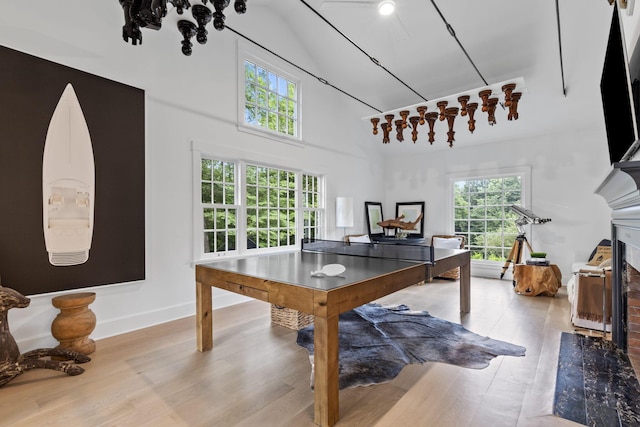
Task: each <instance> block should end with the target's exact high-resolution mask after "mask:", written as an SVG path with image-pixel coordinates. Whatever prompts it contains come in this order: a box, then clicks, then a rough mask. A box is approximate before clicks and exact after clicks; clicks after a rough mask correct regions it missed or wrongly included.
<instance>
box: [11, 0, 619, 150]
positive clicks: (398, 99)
mask: <svg viewBox="0 0 640 427" xmlns="http://www.w3.org/2000/svg"><path fill="white" fill-rule="evenodd" d="M395 2H396V6H397V8H396V11H395V13H394V14H392V15H390V16H381V15H379V14H378V11H377V3H378V0H248V1H247V12H246V15H236V13H235V12H234V11H233V1H232V2H231V5H230V6H229V8H228V9H227V13H226V14H227V24H228V25H229V26H231V27H233V28H234V29H236V30H238V31H240V32H242V33H243V34H246V35H247V36H249V37H251V38H252V39H254V40H257V41H259V42H261V43H264V45H265V46H267V47H269V48H270V49H272V50H273V51H275V52H276V53H278V54H280V55H282V56H284V57H285V58H286V59H287V60H289V61H292V62H293V63H298V64H299V65H301V66H304V67H305V68H306V69H308V70H309V71H311V72H313V73H315V74H316V75H318V76H319V77H322V78H324V79H326V80H327V81H328V82H330V83H331V84H333V85H335V86H336V87H338V88H340V89H341V90H343V91H345V92H347V93H348V94H350V95H352V96H353V97H355V98H358V99H360V100H362V101H363V102H364V103H366V104H368V105H370V106H371V107H374V108H371V107H369V106H367V105H365V104H364V103H360V102H358V101H356V100H352V99H347V100H346V102H350V103H354V105H355V108H354V110H355V111H357V112H358V113H357V116H354V117H353V120H354V121H356V122H357V123H358V125H359V126H362V127H363V129H367V132H366V134H365V135H367V136H366V138H369V139H370V143H371V145H372V147H373V146H375V147H379V148H380V149H381V150H385V152H389V153H391V152H392V153H402V154H410V153H416V152H432V151H433V150H437V149H450V148H449V144H447V135H446V132H447V130H448V129H447V121H443V122H438V123H436V124H435V131H436V136H435V142H434V143H433V145H431V144H429V143H428V141H427V139H426V133H427V127H426V125H425V126H422V127H419V137H418V141H417V142H416V143H415V144H413V143H412V142H411V138H410V135H409V131H405V140H404V142H398V141H396V140H395V130H394V131H393V132H391V135H390V136H391V138H390V139H391V142H390V144H385V145H383V144H382V133H379V134H378V135H377V136H374V135H373V134H372V132H371V124H370V123H369V120H368V119H365V118H366V117H368V116H371V115H374V114H378V111H377V110H379V111H383V112H386V111H389V110H396V118H399V117H398V114H397V111H398V110H399V109H401V108H402V107H405V106H410V105H415V104H422V103H426V102H425V101H424V99H427V100H429V102H430V103H431V104H430V105H431V106H430V107H429V111H435V110H436V108H435V105H433V104H434V102H433V101H434V100H437V99H439V98H443V97H449V96H452V95H456V94H462V93H468V94H470V95H472V96H475V97H477V92H478V89H479V88H482V87H484V86H485V85H486V84H489V85H494V84H497V83H500V82H504V81H510V80H511V79H514V78H519V77H521V78H523V79H524V83H525V87H524V88H518V89H523V95H522V99H521V101H520V103H519V106H518V113H519V119H518V120H513V121H508V120H507V113H508V110H507V109H504V108H503V107H502V106H500V105H499V106H498V107H497V109H496V122H497V123H496V124H495V125H494V126H489V124H488V121H487V115H486V113H482V112H480V111H477V112H476V116H475V119H476V121H477V124H476V130H475V132H474V133H473V134H471V133H470V132H469V131H468V130H467V124H466V121H467V118H464V117H460V116H457V118H456V123H455V131H456V134H455V141H454V147H453V148H451V149H452V150H456V149H462V148H464V147H465V146H472V145H477V144H484V143H491V142H506V141H512V140H516V139H522V138H527V139H535V138H536V136H539V135H546V134H550V133H552V134H557V135H563V134H567V135H569V134H571V133H572V132H574V131H575V130H576V129H581V130H588V129H593V130H594V131H595V132H601V133H602V135H603V137H604V135H605V133H604V121H603V118H602V105H601V102H600V94H599V80H600V75H601V72H602V64H603V61H604V50H605V47H606V42H607V35H608V31H609V25H610V19H611V14H612V10H613V6H611V5H610V4H609V2H608V1H607V0H589V1H585V0H557V1H556V0H539V1H524V0H519V1H517V0H482V1H478V0H456V1H452V0H395ZM69 3H70V4H76V3H79V2H77V1H75V0H73V1H69ZM192 3H193V4H196V3H199V2H198V1H197V0H193V1H192ZM13 4H14V3H13V2H11V3H9V4H7V5H5V7H4V8H5V9H6V8H8V9H9V11H8V13H7V14H6V15H4V14H3V15H4V17H0V24H1V25H0V42H1V41H3V40H4V41H5V42H9V45H11V42H15V44H16V45H18V46H21V45H24V46H28V45H29V40H30V39H33V40H34V44H36V43H37V45H38V46H41V47H44V48H46V49H47V50H48V51H49V53H50V54H52V55H55V54H56V53H58V52H61V53H63V55H62V56H64V57H66V58H71V59H72V60H73V56H74V55H75V54H78V55H80V54H82V55H84V56H87V55H89V56H90V55H95V56H97V55H109V52H111V51H113V50H114V49H116V48H117V49H120V50H122V44H123V43H124V42H123V41H122V40H121V27H122V24H123V22H122V21H123V18H122V10H121V7H120V4H119V2H118V1H116V0H110V1H109V2H106V1H105V2H101V3H100V4H99V5H98V4H96V5H91V6H87V7H88V8H90V9H91V10H94V11H95V13H96V17H97V19H96V20H94V21H87V20H86V19H81V20H77V19H74V18H73V16H72V15H73V14H66V13H63V11H62V10H61V9H60V8H59V7H58V6H57V5H56V4H57V3H55V2H54V3H52V2H50V1H39V0H38V1H36V2H34V6H33V8H34V17H37V19H42V20H43V22H44V20H47V21H46V25H53V24H52V23H55V25H56V26H57V27H56V29H57V32H58V33H59V34H57V36H58V37H59V36H60V34H67V33H68V42H66V44H63V43H62V42H61V41H60V40H55V39H50V38H48V37H44V36H43V34H39V33H38V32H37V31H39V30H40V28H42V30H41V31H43V32H46V29H45V27H46V25H45V24H42V25H38V26H37V27H36V28H38V30H34V29H33V28H31V29H28V30H25V29H24V28H22V24H21V21H22V19H21V18H20V19H11V18H10V16H11V9H12V8H14V7H18V6H12V5H13ZM209 7H211V5H210V4H209ZM20 8H21V7H20ZM20 8H18V10H19V9H20ZM83 13H84V12H83ZM87 13H88V11H87ZM190 15H191V13H190V12H186V13H185V15H184V16H185V17H188V18H190V17H191V16H190ZM249 15H253V16H252V19H251V20H249V19H246V17H247V16H249ZM319 15H321V16H319ZM263 16H264V17H265V19H264V20H259V21H258V20H257V17H263ZM274 17H275V18H277V19H271V18H274ZM321 17H322V18H324V19H325V20H326V21H328V22H329V23H330V24H331V25H333V26H334V27H335V28H336V29H337V30H339V31H340V32H342V33H343V35H341V34H339V33H338V31H336V30H335V29H333V28H332V27H331V26H330V25H329V24H328V23H327V22H325V21H324V20H323V19H322V18H321ZM34 19H36V18H34ZM178 19H182V17H180V16H178V15H177V14H176V10H175V8H173V6H169V13H168V15H167V17H166V18H165V20H166V23H165V24H163V28H162V30H161V33H163V34H157V33H156V34H154V32H153V31H151V30H148V29H146V30H144V37H146V38H145V45H142V46H137V47H135V49H139V50H135V52H136V53H137V52H142V54H141V55H140V59H139V60H140V61H142V63H141V64H140V65H144V59H142V58H143V57H144V55H147V54H148V53H149V52H150V50H148V49H149V47H148V46H149V43H153V42H151V40H155V41H156V42H157V41H159V40H163V39H164V38H165V37H166V38H167V39H168V40H169V42H168V43H176V47H175V49H179V40H180V35H179V34H178V32H177V30H176V29H175V25H176V21H177V20H178ZM3 21H4V23H3ZM276 21H277V22H276ZM249 22H251V23H250V24H248V23H249ZM256 22H259V25H256V24H255V23H256ZM447 24H448V25H449V27H448V26H447ZM278 25H286V26H287V27H289V28H290V29H291V32H292V33H293V34H295V36H296V39H297V43H299V45H301V46H303V48H304V50H305V51H306V53H307V57H305V58H302V57H298V56H297V55H295V52H296V50H292V49H290V48H289V47H288V46H285V45H284V44H285V42H283V40H282V38H281V37H280V38H279V37H276V36H274V26H278ZM98 30H99V31H98ZM107 31H108V34H113V38H112V39H109V40H102V38H104V36H103V35H101V36H100V37H101V38H99V39H97V40H96V41H94V42H93V48H92V51H87V50H86V48H84V47H80V44H79V43H77V45H78V46H76V43H75V41H77V40H78V38H83V37H92V36H93V37H97V34H98V33H99V34H104V33H106V32H107ZM209 31H210V33H213V34H210V38H211V39H216V38H218V40H220V35H218V34H215V31H214V30H213V29H210V30H209ZM165 33H167V34H168V35H167V34H165ZM452 34H455V38H454V37H453V36H452ZM224 37H226V38H225V39H224V40H227V41H228V40H229V39H230V37H229V36H228V35H225V36H224ZM65 38H66V37H65ZM347 38H348V39H349V40H347ZM456 39H457V40H456ZM560 39H561V44H560ZM211 44H215V41H214V42H213V43H211ZM460 45H461V46H462V48H464V51H463V49H462V48H461V46H460ZM115 46H117V47H115ZM205 47H206V48H208V49H201V47H199V46H198V49H196V48H194V53H193V57H195V56H197V55H215V49H214V46H212V47H210V46H205ZM560 48H561V49H562V68H561V55H560ZM79 49H84V50H83V51H82V52H80V51H79ZM207 50H208V51H209V52H208V53H207V52H206V51H207ZM132 51H133V49H132ZM465 51H466V53H465ZM74 52H75V53H74ZM212 52H213V53H212ZM467 55H468V57H467ZM193 57H192V58H189V59H193ZM309 57H311V58H312V61H311V62H310V61H309V60H308V58H309ZM372 58H374V59H375V60H376V61H377V62H378V63H379V64H380V65H382V67H381V66H378V65H376V64H375V63H374V61H372ZM471 61H472V62H471ZM186 64H189V63H186ZM191 64H193V61H192V62H191ZM188 66H189V65H186V67H188ZM383 67H384V68H386V69H387V70H388V72H387V71H385V69H384V68H383ZM392 74H393V75H392ZM313 84H318V85H321V83H320V82H317V81H315V82H314V83H313ZM407 86H408V87H407ZM326 90H327V91H332V90H334V89H332V88H330V87H328V86H327V87H326ZM340 96H342V95H340ZM456 101H457V96H455V97H453V98H452V101H450V105H449V106H453V104H455V103H457V102H456ZM501 101H502V99H501ZM456 106H457V105H456ZM414 114H415V113H414V110H412V113H411V115H414ZM378 115H379V116H380V117H382V116H383V115H382V114H378ZM366 142H367V143H368V142H369V141H366ZM559 142H560V141H559Z"/></svg>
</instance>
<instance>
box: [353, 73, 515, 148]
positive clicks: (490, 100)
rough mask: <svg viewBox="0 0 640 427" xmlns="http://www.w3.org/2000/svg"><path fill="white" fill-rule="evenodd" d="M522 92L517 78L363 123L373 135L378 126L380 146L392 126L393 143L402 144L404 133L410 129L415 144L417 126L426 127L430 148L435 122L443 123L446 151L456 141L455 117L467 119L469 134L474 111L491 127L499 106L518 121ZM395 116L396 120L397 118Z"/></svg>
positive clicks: (385, 141) (376, 117) (511, 118)
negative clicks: (394, 132)
mask: <svg viewBox="0 0 640 427" xmlns="http://www.w3.org/2000/svg"><path fill="white" fill-rule="evenodd" d="M525 89H526V87H525V84H524V79H523V78H522V77H518V78H516V79H512V80H510V81H506V82H500V83H496V84H493V85H489V86H485V87H481V88H478V89H472V90H470V91H467V92H465V93H461V94H457V95H452V96H448V97H444V98H439V99H436V100H432V101H428V102H426V103H421V104H416V105H412V106H409V107H402V108H399V109H397V110H393V111H387V112H384V113H382V118H381V117H380V116H379V115H378V116H369V117H365V119H368V120H370V121H371V124H372V125H373V134H374V135H377V134H378V126H380V128H381V129H382V133H383V137H382V143H383V144H388V143H389V142H390V132H391V130H392V129H393V125H395V129H396V134H395V139H396V140H398V141H401V142H402V141H404V134H403V130H404V129H406V128H410V129H411V140H412V141H413V142H414V143H415V142H416V141H417V140H418V135H419V130H418V126H419V125H424V124H425V123H426V124H427V125H428V128H429V130H428V132H426V135H427V136H428V141H429V143H430V144H433V142H434V141H435V134H436V133H435V130H434V127H435V124H436V121H445V120H446V124H447V132H446V135H447V142H448V143H449V147H453V143H454V141H455V138H454V135H455V130H454V125H455V123H456V122H455V119H456V117H457V116H463V117H468V120H467V122H466V125H467V127H468V129H469V132H470V133H473V132H474V131H475V130H476V110H480V111H481V112H482V113H486V115H487V122H488V123H489V125H491V126H493V125H495V124H497V123H498V120H497V119H496V107H497V106H498V103H499V102H500V103H501V104H502V105H503V106H504V108H505V109H507V110H508V114H507V120H509V121H511V120H518V104H519V102H520V99H521V98H522V93H523V91H524V90H525ZM501 100H502V102H501ZM457 105H459V107H458V106H457ZM396 114H397V115H398V116H399V118H396ZM414 114H415V115H414ZM394 119H395V120H394ZM459 121H460V120H459ZM407 132H409V130H407Z"/></svg>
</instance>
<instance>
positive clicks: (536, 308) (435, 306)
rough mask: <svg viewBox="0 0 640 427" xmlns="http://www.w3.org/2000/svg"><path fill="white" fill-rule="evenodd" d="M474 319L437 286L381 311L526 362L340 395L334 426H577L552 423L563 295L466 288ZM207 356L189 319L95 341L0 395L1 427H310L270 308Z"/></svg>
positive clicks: (228, 318)
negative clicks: (442, 327)
mask: <svg viewBox="0 0 640 427" xmlns="http://www.w3.org/2000/svg"><path fill="white" fill-rule="evenodd" d="M471 288H472V293H471V296H472V299H471V313H469V314H466V315H462V316H461V315H460V313H459V311H458V310H459V305H458V283H457V282H452V281H444V280H435V281H434V282H433V283H428V284H426V285H419V286H412V287H410V288H407V289H405V290H403V291H400V292H397V293H395V294H392V295H390V296H388V297H385V298H384V299H383V300H380V301H381V302H384V303H403V304H407V305H408V306H410V307H411V309H414V310H427V311H429V312H430V313H431V314H432V315H434V316H438V317H441V318H445V319H447V320H450V321H455V322H459V323H462V324H463V325H464V326H465V327H467V328H468V329H470V330H471V331H473V332H476V333H479V334H482V335H488V336H490V337H492V338H496V339H501V340H505V341H509V342H512V343H514V344H519V345H522V346H525V347H526V348H527V352H526V356H525V357H498V358H496V359H494V360H493V361H492V362H491V365H490V366H489V367H487V368H486V369H482V370H473V369H464V368H459V367H456V366H451V365H446V364H440V363H425V364H423V365H410V366H407V367H405V368H404V370H403V371H402V372H401V373H400V375H399V376H398V377H397V378H396V379H394V380H393V381H391V382H389V383H386V384H380V385H375V386H369V387H359V388H354V389H348V390H343V391H341V392H340V421H339V423H338V424H337V425H338V426H380V427H382V426H389V427H397V426H572V425H573V426H575V425H577V424H575V423H572V422H569V421H566V420H563V419H560V418H557V417H555V416H553V415H552V405H553V392H554V387H555V376H556V363H557V357H558V348H559V342H560V334H561V332H562V331H572V328H571V324H570V322H569V304H568V301H567V298H566V289H565V288H564V287H563V288H561V290H560V292H559V293H558V295H556V296H555V297H553V298H550V297H527V296H519V295H516V294H515V293H514V292H513V288H512V285H511V282H510V281H506V280H504V281H500V280H490V279H482V278H476V277H473V278H472V281H471ZM213 316H214V349H213V350H212V351H211V352H207V353H199V352H198V351H197V350H196V339H195V319H194V318H193V317H190V318H186V319H181V320H178V321H173V322H169V323H166V324H163V325H159V326H155V327H152V328H147V329H143V330H139V331H135V332H132V333H128V334H124V335H120V336H117V337H112V338H108V339H103V340H99V341H98V342H97V351H96V352H95V353H93V354H92V355H91V357H92V361H91V362H90V363H88V364H86V365H84V366H85V368H86V372H85V373H84V374H82V375H79V376H76V377H68V376H65V375H64V374H61V373H58V372H54V371H44V370H39V371H31V372H28V373H25V374H24V375H22V376H21V377H19V378H17V379H15V380H13V381H12V382H10V383H8V384H7V385H5V386H4V387H1V388H0V425H2V426H5V425H7V426H8V425H11V426H65V427H67V426H216V427H218V426H296V427H298V426H312V425H313V392H312V390H311V389H310V387H309V378H310V372H311V370H310V365H309V360H308V355H307V352H306V350H304V349H302V348H301V347H299V346H297V345H296V343H295V341H296V331H292V330H289V329H287V328H284V327H281V326H272V325H271V324H270V318H269V305H268V304H266V303H263V302H259V301H250V302H247V303H244V304H240V305H237V306H234V307H228V308H224V309H219V310H216V311H215V312H214V315H213Z"/></svg>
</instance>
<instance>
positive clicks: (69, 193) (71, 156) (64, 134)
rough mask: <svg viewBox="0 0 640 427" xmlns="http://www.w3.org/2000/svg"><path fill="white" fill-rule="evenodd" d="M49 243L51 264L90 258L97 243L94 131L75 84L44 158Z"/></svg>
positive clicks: (52, 126) (58, 111)
mask: <svg viewBox="0 0 640 427" xmlns="http://www.w3.org/2000/svg"><path fill="white" fill-rule="evenodd" d="M42 202H43V206H42V208H43V227H44V241H45V246H46V248H47V252H48V254H49V262H50V263H51V264H52V265H55V266H71V265H78V264H82V263H84V262H86V261H87V260H88V259H89V250H90V249H91V240H92V238H93V216H94V212H93V211H94V205H95V164H94V159H93V147H92V145H91V137H90V135H89V128H88V127H87V122H86V120H85V118H84V114H83V113H82V108H81V107H80V102H79V101H78V97H77V96H76V93H75V91H74V90H73V86H72V85H71V83H68V84H67V86H66V87H65V89H64V91H63V92H62V96H61V97H60V100H59V101H58V105H57V106H56V108H55V110H54V112H53V116H52V117H51V122H49V129H48V130H47V137H46V140H45V144H44V155H43V157H42Z"/></svg>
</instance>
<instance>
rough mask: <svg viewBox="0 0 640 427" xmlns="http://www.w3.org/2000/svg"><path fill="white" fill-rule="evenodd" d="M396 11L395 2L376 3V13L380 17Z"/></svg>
mask: <svg viewBox="0 0 640 427" xmlns="http://www.w3.org/2000/svg"><path fill="white" fill-rule="evenodd" d="M395 9H396V2H394V1H392V0H384V1H381V2H380V3H378V13H380V15H391V14H392V13H393V11H394V10H395Z"/></svg>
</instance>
